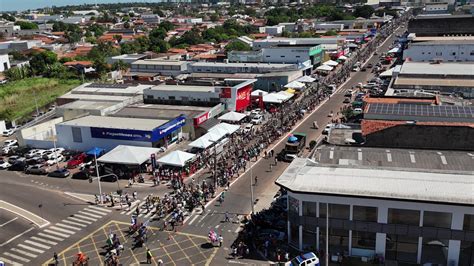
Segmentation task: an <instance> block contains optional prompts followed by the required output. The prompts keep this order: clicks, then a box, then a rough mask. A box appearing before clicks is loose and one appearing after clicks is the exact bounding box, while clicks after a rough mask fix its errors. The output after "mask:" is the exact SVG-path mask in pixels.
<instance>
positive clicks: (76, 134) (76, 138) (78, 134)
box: [71, 127, 82, 143]
mask: <svg viewBox="0 0 474 266" xmlns="http://www.w3.org/2000/svg"><path fill="white" fill-rule="evenodd" d="M71 130H72V141H73V142H76V143H82V131H81V128H80V127H72V128H71Z"/></svg>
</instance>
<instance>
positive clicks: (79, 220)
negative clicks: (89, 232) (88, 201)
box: [63, 217, 92, 227]
mask: <svg viewBox="0 0 474 266" xmlns="http://www.w3.org/2000/svg"><path fill="white" fill-rule="evenodd" d="M67 219H68V220H73V221H76V222H78V223H79V222H80V223H86V224H91V223H92V222H91V221H84V220H82V219H79V218H76V217H67ZM66 221H67V220H63V222H66ZM81 226H82V227H86V226H85V225H81Z"/></svg>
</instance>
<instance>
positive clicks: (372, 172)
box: [276, 158, 474, 205]
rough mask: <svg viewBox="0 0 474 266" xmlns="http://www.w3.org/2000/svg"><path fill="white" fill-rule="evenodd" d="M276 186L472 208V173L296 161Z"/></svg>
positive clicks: (300, 191) (292, 189)
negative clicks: (470, 206) (319, 164)
mask: <svg viewBox="0 0 474 266" xmlns="http://www.w3.org/2000/svg"><path fill="white" fill-rule="evenodd" d="M276 184H277V185H279V186H282V187H285V188H286V189H289V190H290V191H293V192H295V193H311V194H330V195H334V196H352V197H369V198H381V199H395V200H397V199H399V200H412V201H427V202H439V203H450V204H459V205H474V197H473V196H472V188H473V186H474V177H473V174H472V172H471V173H438V172H436V173H435V172H431V171H405V170H395V169H394V170H387V169H374V168H359V167H354V166H351V167H343V166H318V165H317V164H313V163H310V162H309V161H307V159H301V158H297V159H295V160H294V161H293V162H292V163H291V165H290V166H289V167H288V168H287V169H286V170H285V172H284V173H283V174H282V175H281V176H280V177H279V178H278V179H277V181H276Z"/></svg>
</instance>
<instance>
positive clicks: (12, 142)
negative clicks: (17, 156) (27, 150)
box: [3, 139, 18, 147]
mask: <svg viewBox="0 0 474 266" xmlns="http://www.w3.org/2000/svg"><path fill="white" fill-rule="evenodd" d="M3 146H4V147H12V146H18V140H16V139H7V140H5V141H4V142H3Z"/></svg>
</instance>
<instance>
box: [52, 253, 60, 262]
mask: <svg viewBox="0 0 474 266" xmlns="http://www.w3.org/2000/svg"><path fill="white" fill-rule="evenodd" d="M53 260H54V265H58V263H59V258H58V254H57V253H56V252H54V254H53Z"/></svg>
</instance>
